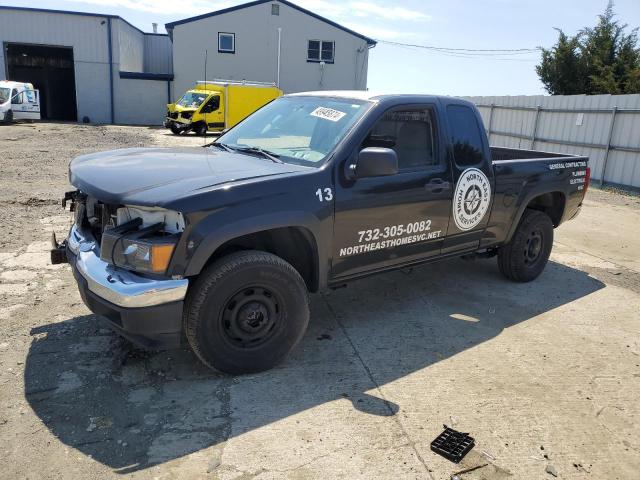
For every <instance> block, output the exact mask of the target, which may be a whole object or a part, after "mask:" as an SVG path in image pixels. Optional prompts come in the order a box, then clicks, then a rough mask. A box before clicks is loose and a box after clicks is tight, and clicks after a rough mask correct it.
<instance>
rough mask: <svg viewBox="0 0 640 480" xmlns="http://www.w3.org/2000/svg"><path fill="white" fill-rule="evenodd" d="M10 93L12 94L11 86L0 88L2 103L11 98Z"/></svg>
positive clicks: (0, 100) (0, 101)
mask: <svg viewBox="0 0 640 480" xmlns="http://www.w3.org/2000/svg"><path fill="white" fill-rule="evenodd" d="M9 95H11V89H10V88H0V103H4V102H6V101H7V100H8V99H9Z"/></svg>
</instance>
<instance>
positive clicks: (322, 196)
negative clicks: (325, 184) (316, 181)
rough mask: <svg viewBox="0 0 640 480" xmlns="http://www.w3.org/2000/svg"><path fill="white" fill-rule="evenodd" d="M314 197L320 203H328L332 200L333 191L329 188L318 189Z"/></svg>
mask: <svg viewBox="0 0 640 480" xmlns="http://www.w3.org/2000/svg"><path fill="white" fill-rule="evenodd" d="M316 196H317V197H318V200H319V201H321V202H330V201H331V200H333V191H332V190H331V189H330V188H319V189H318V190H316Z"/></svg>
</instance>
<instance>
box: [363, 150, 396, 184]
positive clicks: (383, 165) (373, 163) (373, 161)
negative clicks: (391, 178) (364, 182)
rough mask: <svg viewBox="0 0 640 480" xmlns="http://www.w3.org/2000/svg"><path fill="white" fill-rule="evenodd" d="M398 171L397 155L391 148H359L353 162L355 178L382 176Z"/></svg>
mask: <svg viewBox="0 0 640 480" xmlns="http://www.w3.org/2000/svg"><path fill="white" fill-rule="evenodd" d="M396 173H398V155H397V154H396V152H395V151H394V150H392V149H391V148H381V147H367V148H363V149H362V150H360V153H359V154H358V160H357V161H356V164H355V176H356V177H357V178H366V177H383V176H387V175H395V174H396Z"/></svg>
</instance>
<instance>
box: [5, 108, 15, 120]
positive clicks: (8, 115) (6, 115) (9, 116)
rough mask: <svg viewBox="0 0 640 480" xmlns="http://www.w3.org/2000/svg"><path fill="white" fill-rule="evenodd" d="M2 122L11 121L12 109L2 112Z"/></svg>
mask: <svg viewBox="0 0 640 480" xmlns="http://www.w3.org/2000/svg"><path fill="white" fill-rule="evenodd" d="M4 123H13V111H12V110H8V111H7V113H5V114H4Z"/></svg>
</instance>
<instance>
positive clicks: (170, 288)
mask: <svg viewBox="0 0 640 480" xmlns="http://www.w3.org/2000/svg"><path fill="white" fill-rule="evenodd" d="M67 257H68V260H69V263H70V264H71V267H72V269H73V273H74V276H75V278H76V281H77V283H78V288H79V289H80V295H81V297H82V300H83V301H84V303H85V305H87V307H88V308H89V309H90V310H91V311H92V312H94V313H95V314H96V315H99V316H101V317H103V318H104V319H105V320H106V321H107V322H108V324H109V326H110V327H111V328H113V329H114V330H115V331H116V332H118V333H120V334H121V335H122V336H124V337H126V338H128V339H129V340H131V341H132V342H134V343H136V344H138V345H140V346H142V347H145V348H150V349H163V348H173V347H177V346H179V345H180V339H181V332H182V311H183V305H184V298H185V295H186V294H187V288H188V286H189V281H188V280H187V279H178V280H173V279H162V280H159V279H153V278H148V277H143V276H141V275H137V274H135V273H133V272H130V271H128V270H124V269H122V268H118V267H114V266H113V265H110V264H108V263H106V262H104V261H103V260H101V259H100V253H99V246H98V245H97V244H96V241H95V240H94V239H93V237H92V236H91V235H90V234H88V233H86V232H83V231H81V230H80V229H79V228H77V227H76V226H75V225H74V226H73V227H72V228H71V232H70V233H69V238H68V239H67Z"/></svg>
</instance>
